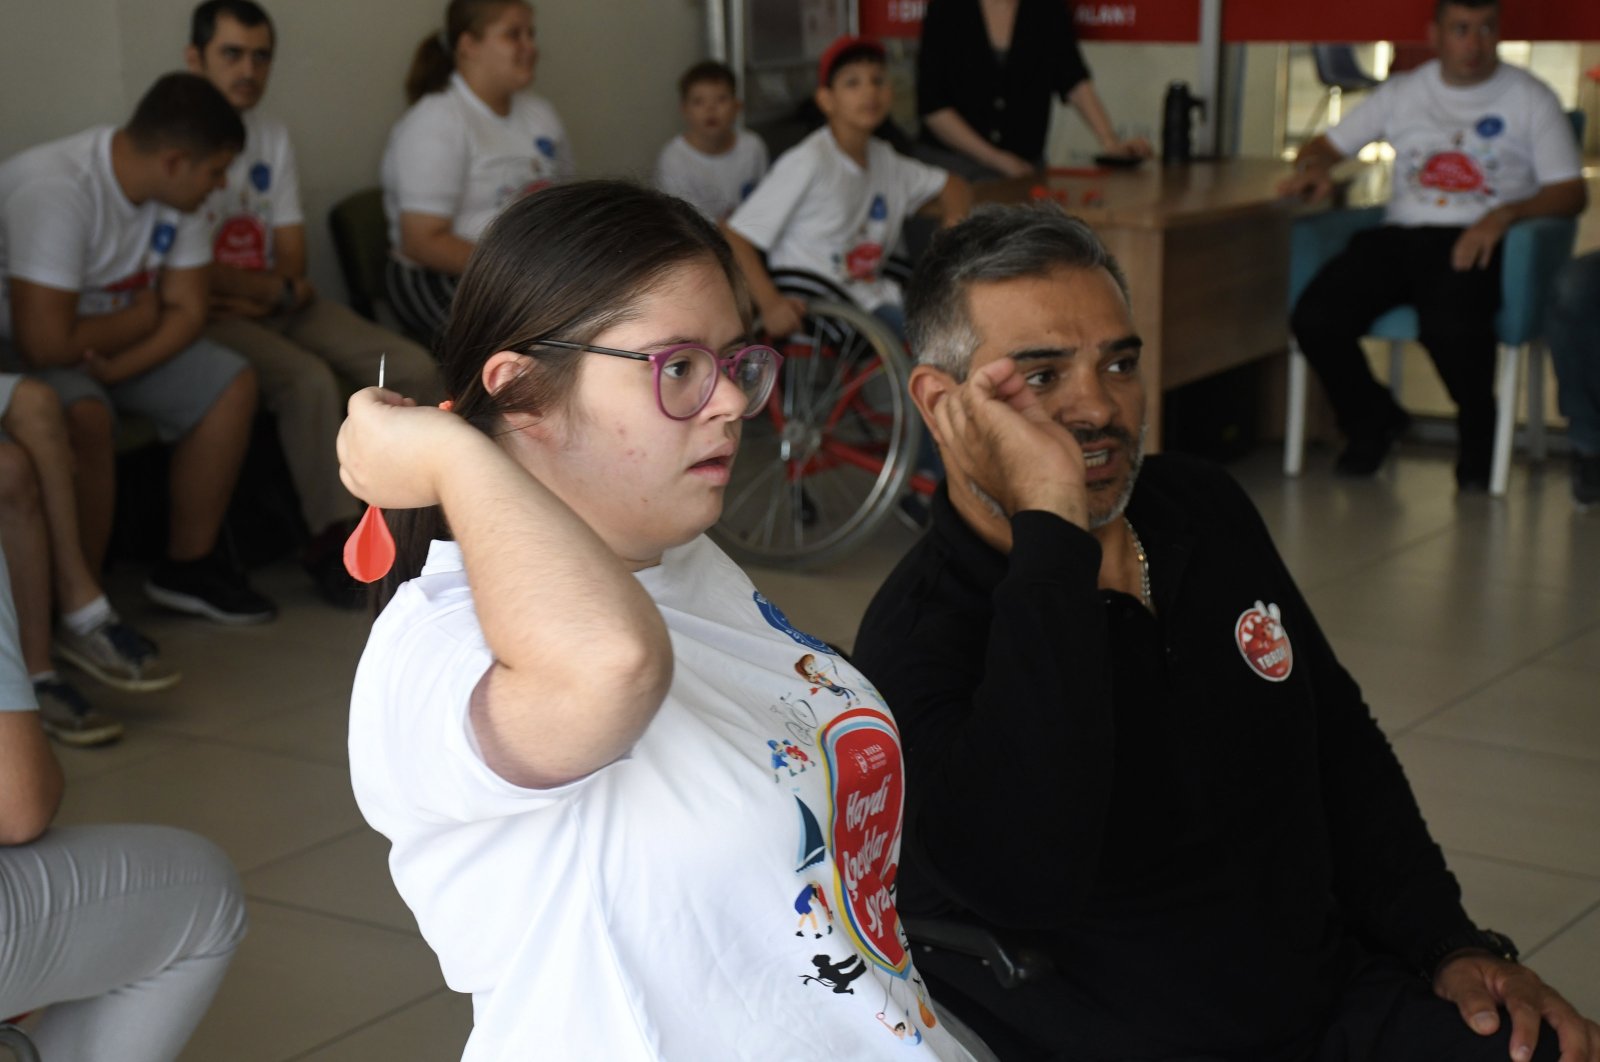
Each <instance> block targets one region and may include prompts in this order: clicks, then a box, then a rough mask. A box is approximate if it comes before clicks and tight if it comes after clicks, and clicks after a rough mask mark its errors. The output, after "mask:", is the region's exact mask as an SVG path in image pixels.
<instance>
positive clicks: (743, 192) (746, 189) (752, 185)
mask: <svg viewBox="0 0 1600 1062" xmlns="http://www.w3.org/2000/svg"><path fill="white" fill-rule="evenodd" d="M755 190H756V182H754V181H746V182H744V183H743V184H741V185H740V186H739V202H741V203H742V202H744V201H745V200H746V199H749V198H750V193H751V192H753V191H755Z"/></svg>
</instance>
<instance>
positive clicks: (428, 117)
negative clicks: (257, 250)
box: [382, 0, 576, 339]
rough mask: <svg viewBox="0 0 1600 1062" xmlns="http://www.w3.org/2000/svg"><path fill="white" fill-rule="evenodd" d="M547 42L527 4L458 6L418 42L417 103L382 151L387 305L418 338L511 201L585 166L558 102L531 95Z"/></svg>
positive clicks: (413, 99)
mask: <svg viewBox="0 0 1600 1062" xmlns="http://www.w3.org/2000/svg"><path fill="white" fill-rule="evenodd" d="M538 61H539V47H538V45H537V44H536V43H535V40H534V29H533V8H532V7H531V6H530V5H529V4H527V3H526V2H524V0H501V2H498V3H497V2H478V3H452V4H450V5H449V7H448V8H447V9H446V11H445V26H444V29H443V30H441V31H439V32H436V33H430V34H429V35H428V36H427V37H425V38H423V40H422V43H421V44H419V45H418V46H417V53H416V56H415V57H414V58H413V60H412V63H411V70H410V72H409V73H408V74H407V76H406V99H407V101H409V102H410V103H411V109H410V110H409V111H407V112H406V113H405V115H404V117H402V118H401V119H400V120H399V121H398V122H396V123H395V126H394V131H393V132H391V133H390V134H389V145H388V147H387V148H386V149H385V150H384V153H383V170H382V174H383V209H384V212H385V213H386V214H387V215H388V217H389V248H390V259H389V266H388V270H387V272H386V273H385V275H384V280H385V285H386V287H387V289H388V295H389V304H390V306H392V307H393V308H394V312H395V315H396V316H397V317H399V318H400V321H401V323H402V324H404V325H405V327H406V328H407V329H408V330H409V331H410V332H411V333H412V334H413V335H417V336H423V337H426V338H430V339H431V338H432V337H434V336H436V335H437V334H438V333H439V331H440V329H442V328H443V327H444V322H445V317H446V316H447V314H448V313H449V310H450V299H451V296H452V295H454V294H455V290H456V280H457V278H459V277H460V276H461V271H462V270H463V269H465V268H466V265H467V258H468V256H469V255H471V254H472V248H473V245H474V244H476V243H477V241H478V237H479V236H481V235H483V230H484V229H486V228H488V227H489V222H491V221H493V220H494V218H495V217H496V215H498V214H499V213H500V211H501V210H502V209H503V208H504V207H505V205H506V204H507V203H509V202H511V201H512V200H514V199H516V198H518V197H520V196H523V195H526V194H528V193H529V192H536V191H538V190H539V189H541V188H544V187H546V186H548V185H550V184H551V183H553V182H555V181H558V180H561V179H563V178H566V177H571V176H572V175H573V173H574V172H576V166H575V165H574V163H573V160H572V145H571V143H570V142H569V141H568V140H567V131H566V128H565V127H564V126H563V125H562V124H561V117H560V115H558V114H557V113H556V109H555V108H554V107H553V106H551V104H550V101H549V100H546V99H545V98H544V97H542V96H535V95H534V94H533V93H531V92H528V91H526V90H527V88H528V86H529V85H531V84H533V72H534V68H535V66H536V65H537V63H538Z"/></svg>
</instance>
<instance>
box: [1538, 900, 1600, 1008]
mask: <svg viewBox="0 0 1600 1062" xmlns="http://www.w3.org/2000/svg"><path fill="white" fill-rule="evenodd" d="M1528 965H1529V966H1531V967H1533V968H1534V970H1536V971H1538V974H1539V976H1540V977H1542V978H1544V979H1545V981H1546V982H1547V983H1548V984H1550V985H1552V986H1554V988H1555V990H1556V991H1557V992H1560V993H1561V994H1562V995H1563V996H1565V997H1566V998H1567V1002H1568V1003H1571V1004H1572V1005H1573V1006H1574V1007H1576V1008H1577V1009H1578V1013H1580V1014H1582V1015H1583V1016H1584V1017H1586V1018H1588V1019H1589V1020H1590V1021H1600V908H1597V909H1595V910H1592V911H1590V912H1589V913H1588V914H1587V915H1585V916H1584V917H1583V919H1582V920H1581V921H1580V922H1578V924H1577V925H1575V926H1573V927H1572V928H1571V929H1568V930H1567V931H1566V932H1564V933H1562V934H1561V935H1560V936H1559V937H1557V938H1556V939H1554V940H1552V941H1551V942H1550V943H1548V944H1546V945H1545V946H1544V947H1542V948H1540V949H1539V950H1538V951H1537V952H1535V953H1534V954H1533V955H1531V956H1529V957H1528Z"/></svg>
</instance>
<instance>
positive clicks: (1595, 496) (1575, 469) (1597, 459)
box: [1572, 453, 1600, 512]
mask: <svg viewBox="0 0 1600 1062" xmlns="http://www.w3.org/2000/svg"><path fill="white" fill-rule="evenodd" d="M1572 504H1573V505H1576V506H1577V507H1578V511H1579V512H1583V511H1585V510H1587V509H1590V508H1593V507H1594V506H1596V505H1600V454H1576V453H1575V454H1573V455H1572Z"/></svg>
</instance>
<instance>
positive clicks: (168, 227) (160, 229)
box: [150, 221, 178, 254]
mask: <svg viewBox="0 0 1600 1062" xmlns="http://www.w3.org/2000/svg"><path fill="white" fill-rule="evenodd" d="M177 238H178V230H177V228H176V227H174V226H173V224H172V222H170V221H163V222H162V223H161V224H159V225H157V226H156V228H155V231H154V232H152V233H151V234H150V246H151V247H154V248H155V250H156V253H157V254H166V253H167V252H168V251H170V250H172V241H173V240H175V239H177Z"/></svg>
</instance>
